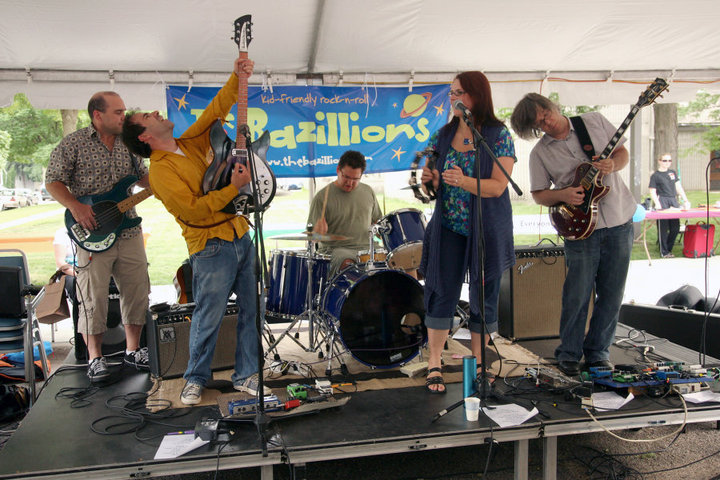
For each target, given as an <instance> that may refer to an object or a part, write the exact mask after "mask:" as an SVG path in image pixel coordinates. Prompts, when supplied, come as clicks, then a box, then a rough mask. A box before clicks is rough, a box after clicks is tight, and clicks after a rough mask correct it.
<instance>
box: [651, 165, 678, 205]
mask: <svg viewBox="0 0 720 480" xmlns="http://www.w3.org/2000/svg"><path fill="white" fill-rule="evenodd" d="M679 181H680V178H678V174H677V172H676V171H675V170H668V171H666V172H658V171H656V172H655V173H653V174H652V175H651V176H650V188H654V189H655V190H657V194H658V197H660V205H661V206H662V208H669V207H679V206H680V204H679V203H678V201H677V189H676V188H675V183H677V182H679Z"/></svg>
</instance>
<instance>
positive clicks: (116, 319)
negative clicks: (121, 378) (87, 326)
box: [73, 283, 144, 360]
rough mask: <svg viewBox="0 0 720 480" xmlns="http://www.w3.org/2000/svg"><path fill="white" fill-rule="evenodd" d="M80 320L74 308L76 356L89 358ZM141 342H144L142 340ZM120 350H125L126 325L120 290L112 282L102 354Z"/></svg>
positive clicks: (83, 358) (82, 358)
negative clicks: (121, 309) (121, 310)
mask: <svg viewBox="0 0 720 480" xmlns="http://www.w3.org/2000/svg"><path fill="white" fill-rule="evenodd" d="M78 321H83V319H79V320H78V314H77V309H75V308H73V327H74V328H75V358H76V359H78V360H87V345H85V340H84V339H83V336H82V334H81V333H80V332H78ZM140 343H141V344H144V342H143V341H142V340H141V342H140ZM118 352H125V327H124V326H123V323H122V314H121V313H120V292H118V289H117V287H116V286H115V284H114V283H111V284H110V289H109V294H108V314H107V331H106V332H105V334H104V335H103V342H102V354H103V355H111V354H113V353H118ZM121 358H122V357H121Z"/></svg>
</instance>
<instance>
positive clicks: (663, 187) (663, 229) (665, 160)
mask: <svg viewBox="0 0 720 480" xmlns="http://www.w3.org/2000/svg"><path fill="white" fill-rule="evenodd" d="M670 165H672V156H671V155H670V154H669V153H663V154H662V155H660V158H658V162H657V170H656V171H655V172H654V173H653V174H652V176H651V177H650V196H651V197H652V200H653V205H654V206H655V210H665V209H668V208H680V203H678V195H679V196H680V197H682V199H683V207H684V208H685V210H687V209H689V208H690V201H689V200H688V198H687V195H686V194H685V190H683V187H682V185H681V184H680V177H679V176H678V174H677V172H676V171H675V170H671V169H670ZM657 222H658V242H659V243H660V255H662V257H663V258H672V257H674V255H673V254H672V249H673V246H675V239H676V238H677V236H678V233H679V232H680V219H678V218H671V219H668V220H658V221H657Z"/></svg>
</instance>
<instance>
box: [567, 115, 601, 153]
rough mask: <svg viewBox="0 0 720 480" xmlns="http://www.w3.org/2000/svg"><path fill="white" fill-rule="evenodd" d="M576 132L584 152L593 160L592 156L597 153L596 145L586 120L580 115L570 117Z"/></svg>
mask: <svg viewBox="0 0 720 480" xmlns="http://www.w3.org/2000/svg"><path fill="white" fill-rule="evenodd" d="M570 121H571V122H572V125H573V128H574V129H575V133H576V134H577V136H578V139H579V140H580V146H582V149H583V152H585V155H586V156H587V158H588V160H589V161H591V162H592V157H593V156H594V155H595V147H593V144H592V141H591V140H590V135H589V134H588V131H587V128H586V127H585V122H583V119H582V117H580V116H579V115H578V116H576V117H570Z"/></svg>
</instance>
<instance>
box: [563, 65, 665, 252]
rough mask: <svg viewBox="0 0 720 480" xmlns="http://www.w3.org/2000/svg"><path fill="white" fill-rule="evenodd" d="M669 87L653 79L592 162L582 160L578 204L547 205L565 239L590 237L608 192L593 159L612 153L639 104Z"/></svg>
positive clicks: (577, 172) (577, 174) (577, 179)
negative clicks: (602, 201) (581, 197)
mask: <svg viewBox="0 0 720 480" xmlns="http://www.w3.org/2000/svg"><path fill="white" fill-rule="evenodd" d="M667 88H668V84H667V82H666V81H665V80H664V79H662V78H656V79H655V81H654V82H653V83H652V84H651V85H650V86H649V87H648V88H647V89H646V90H645V91H644V92H643V93H642V95H640V98H638V101H637V103H636V104H635V105H633V107H632V108H631V109H630V113H629V114H628V116H627V117H625V120H623V122H622V125H620V128H618V129H617V131H616V132H615V135H613V137H612V138H611V139H610V142H608V144H607V146H606V147H605V149H604V150H603V151H602V153H601V154H600V156H599V157H598V158H597V159H596V160H595V161H593V162H583V163H582V164H581V165H580V166H578V167H577V169H576V170H575V178H574V179H573V183H572V186H573V187H583V190H584V191H585V192H584V194H585V197H584V199H583V202H582V203H581V204H580V205H570V204H568V203H558V204H557V205H553V206H552V207H550V222H551V223H552V224H553V227H555V230H557V231H558V234H560V235H562V236H563V237H565V238H566V239H568V240H582V239H584V238H587V237H589V236H590V235H591V234H592V233H593V231H594V230H595V226H596V225H597V215H598V203H599V202H600V200H602V198H603V197H605V195H607V194H608V193H609V192H610V187H608V186H605V185H603V184H602V177H603V175H602V173H601V172H600V170H598V169H597V167H595V162H597V161H600V160H603V159H605V158H608V157H609V156H610V155H612V153H613V151H614V150H615V147H616V146H617V143H618V141H620V139H621V138H622V136H623V134H624V133H625V130H627V129H628V127H629V126H630V124H631V123H632V121H633V120H634V119H635V116H636V115H637V113H638V112H639V111H640V109H641V108H642V107H645V106H647V105H650V104H652V103H653V102H654V101H655V99H656V98H657V97H658V96H660V94H661V93H662V92H663V91H665V90H666V89H667Z"/></svg>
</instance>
